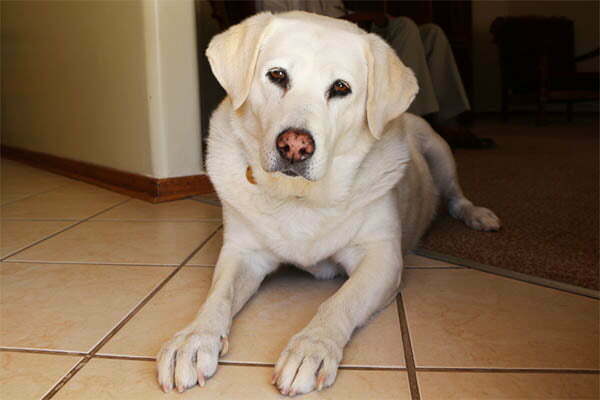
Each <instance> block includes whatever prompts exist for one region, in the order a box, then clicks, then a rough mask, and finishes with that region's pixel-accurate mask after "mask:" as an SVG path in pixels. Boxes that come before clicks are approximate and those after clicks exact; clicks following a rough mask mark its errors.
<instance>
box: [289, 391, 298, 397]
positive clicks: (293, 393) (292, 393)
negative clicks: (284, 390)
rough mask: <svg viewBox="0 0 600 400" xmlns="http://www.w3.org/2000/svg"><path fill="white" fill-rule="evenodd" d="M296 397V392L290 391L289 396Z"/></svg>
mask: <svg viewBox="0 0 600 400" xmlns="http://www.w3.org/2000/svg"><path fill="white" fill-rule="evenodd" d="M295 395H296V391H295V390H290V393H288V396H290V397H294V396H295Z"/></svg>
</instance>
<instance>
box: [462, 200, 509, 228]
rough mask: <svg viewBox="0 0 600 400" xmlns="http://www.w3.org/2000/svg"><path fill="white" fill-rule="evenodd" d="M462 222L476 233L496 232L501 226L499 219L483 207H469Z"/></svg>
mask: <svg viewBox="0 0 600 400" xmlns="http://www.w3.org/2000/svg"><path fill="white" fill-rule="evenodd" d="M464 221H465V224H467V226H469V227H471V228H473V229H476V230H478V231H498V230H500V225H501V224H500V218H498V217H497V216H496V214H494V212H493V211H492V210H490V209H487V208H485V207H474V206H473V207H471V208H470V209H469V210H468V211H466V212H465V215H464Z"/></svg>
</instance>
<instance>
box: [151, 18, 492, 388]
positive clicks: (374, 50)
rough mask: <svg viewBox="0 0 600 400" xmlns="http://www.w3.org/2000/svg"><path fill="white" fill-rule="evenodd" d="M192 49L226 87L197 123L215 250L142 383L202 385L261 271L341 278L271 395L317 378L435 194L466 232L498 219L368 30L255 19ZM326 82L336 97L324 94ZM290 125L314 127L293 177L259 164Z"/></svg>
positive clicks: (380, 303)
mask: <svg viewBox="0 0 600 400" xmlns="http://www.w3.org/2000/svg"><path fill="white" fill-rule="evenodd" d="M207 55H208V57H209V60H210V62H211V66H212V68H213V72H214V73H215V75H216V77H217V79H219V82H220V83H221V84H222V85H223V87H224V88H225V89H226V90H227V91H228V97H227V98H226V99H225V100H224V101H223V102H222V103H221V105H220V106H219V108H218V109H217V110H216V111H215V112H214V114H213V116H212V118H211V126H210V138H209V147H208V157H207V167H208V173H209V175H210V178H211V180H212V182H213V184H214V186H215V188H216V190H217V192H218V194H219V197H220V199H221V201H222V203H223V218H224V226H225V232H224V245H223V249H222V250H221V254H220V256H219V260H218V262H217V266H216V268H215V274H214V277H213V284H212V287H211V289H210V292H209V295H208V298H207V300H206V302H205V303H204V304H203V305H202V307H201V309H200V311H199V312H198V316H197V318H196V319H195V320H194V321H193V322H192V323H191V324H190V325H189V326H188V327H187V328H185V329H184V330H183V331H181V332H179V333H177V334H176V335H175V337H174V338H173V339H172V340H170V341H169V342H167V343H165V345H164V346H163V348H162V349H161V351H160V353H159V355H158V357H157V358H158V360H157V366H158V380H159V382H160V384H161V386H162V387H163V389H164V390H165V391H168V390H171V389H172V388H173V386H175V387H176V388H177V389H178V390H179V391H183V390H185V389H187V388H189V387H191V386H194V385H196V384H197V383H199V384H201V385H204V382H205V379H206V378H208V377H210V376H212V375H213V374H214V373H215V371H216V368H217V361H218V357H219V352H220V351H223V349H225V350H226V347H227V345H226V343H227V341H226V338H227V335H228V333H229V330H230V326H231V322H232V319H233V316H234V315H235V314H236V313H237V312H238V311H239V310H240V309H241V308H242V306H243V305H244V303H245V302H246V301H247V299H248V298H249V297H250V296H251V295H252V294H253V293H254V292H255V291H256V290H257V289H258V287H259V285H260V283H261V281H262V280H263V279H264V277H265V276H266V275H267V274H269V273H271V272H273V271H275V270H276V269H277V267H278V266H279V264H280V263H292V264H294V265H296V266H298V267H299V268H302V269H305V270H307V271H309V272H311V273H312V274H314V275H315V276H317V277H319V278H329V277H332V276H334V275H336V274H337V273H339V272H342V270H343V271H344V272H345V273H347V275H348V276H349V279H348V280H347V281H346V282H345V284H344V285H343V286H342V287H341V288H340V289H339V290H338V291H337V293H335V295H333V296H332V297H331V298H330V299H328V300H327V301H326V302H325V303H323V304H322V305H321V307H320V308H319V311H318V312H317V314H316V315H315V316H314V318H313V320H312V321H311V322H310V323H309V324H308V325H307V326H306V327H305V328H304V329H303V330H302V331H301V332H299V333H298V334H297V335H295V336H294V337H293V338H292V339H291V340H290V342H289V344H288V346H287V347H286V348H285V349H283V352H282V355H281V357H280V358H279V361H278V362H277V365H276V367H275V373H274V380H273V383H275V384H276V385H277V387H278V388H279V389H280V391H281V393H283V394H287V395H294V394H300V393H306V392H310V391H312V390H315V389H320V388H322V387H327V386H329V385H331V384H332V383H333V382H334V380H335V376H336V372H337V368H338V365H339V363H340V362H341V359H342V354H343V349H344V346H345V345H346V343H347V342H348V340H349V339H350V337H351V335H352V333H353V331H354V330H355V329H356V328H357V327H358V326H360V325H362V324H363V323H365V322H366V321H367V320H368V319H369V317H370V316H371V315H372V314H373V313H375V312H376V311H378V310H380V309H381V308H382V307H384V306H386V305H387V304H388V303H389V302H390V301H392V300H393V299H394V298H395V296H396V294H397V291H398V288H399V286H400V280H401V276H402V257H403V254H405V253H406V252H407V251H409V250H410V249H412V248H414V246H415V245H416V244H417V242H418V240H419V238H420V237H421V235H422V234H423V233H424V231H425V230H426V229H427V227H428V225H429V223H430V222H431V220H432V218H433V216H434V213H435V210H436V208H437V203H438V197H439V196H442V197H443V198H444V199H445V200H447V201H448V202H449V203H448V204H449V208H450V211H451V213H452V215H454V216H455V217H457V218H460V219H462V220H463V221H465V222H466V223H467V224H468V225H469V226H471V227H473V228H475V229H481V230H496V229H498V228H499V227H500V223H499V220H498V218H497V217H496V216H495V215H494V214H493V213H492V212H491V211H489V210H487V209H483V208H479V207H475V206H473V204H472V203H471V202H470V201H469V200H467V199H466V198H465V197H464V196H463V194H462V192H461V189H460V187H459V185H458V182H457V179H456V173H455V166H454V160H453V158H452V155H451V153H450V151H449V149H448V146H447V145H446V143H445V142H444V141H443V140H442V139H441V138H440V137H439V136H438V135H437V134H436V133H435V132H434V131H433V130H432V129H431V127H430V126H429V125H428V124H427V123H426V122H425V121H424V120H422V119H421V118H419V117H417V116H414V115H410V114H406V113H404V111H405V110H406V108H407V107H408V106H409V105H410V102H411V101H412V99H413V98H414V96H415V94H416V91H417V89H418V88H417V85H416V81H415V79H414V76H413V74H412V72H411V71H410V70H409V69H408V68H407V67H405V66H404V65H403V64H402V62H401V61H400V60H399V59H398V58H397V57H396V56H395V54H394V52H393V50H392V49H391V48H390V47H389V46H388V45H387V44H385V42H384V41H383V40H381V39H380V38H378V37H377V36H375V35H371V34H366V33H365V32H363V31H361V30H359V29H358V28H356V27H355V26H354V25H352V24H350V23H347V22H343V21H339V20H334V19H331V18H326V17H321V16H316V15H312V14H307V13H302V12H291V13H285V14H279V15H275V16H273V15H271V14H269V13H263V14H259V15H257V16H254V17H251V18H249V19H248V20H246V21H244V22H242V23H241V24H240V25H238V26H235V27H233V28H231V29H230V30H228V31H226V32H224V33H222V34H220V35H218V36H216V37H215V38H214V39H213V41H212V42H211V44H210V46H209V48H208V50H207ZM273 67H278V68H285V69H286V71H287V72H288V75H289V77H290V87H289V89H288V90H285V91H284V90H283V89H281V88H280V87H277V86H276V85H274V84H273V83H272V82H270V81H269V80H268V79H267V78H266V74H267V72H268V71H269V69H271V68H273ZM336 79H343V80H345V81H346V82H348V83H350V85H351V88H352V93H351V94H350V95H348V96H346V97H342V98H333V99H328V98H327V96H326V93H327V89H328V88H329V87H330V85H331V83H332V82H333V81H335V80H336ZM290 126H293V127H301V128H304V129H307V130H310V131H311V132H312V134H313V137H314V141H315V147H316V150H315V153H314V155H313V156H312V158H311V159H310V164H309V168H308V170H307V171H308V172H307V176H305V177H289V176H287V175H284V174H282V173H280V172H274V171H273V170H272V168H273V166H274V165H275V161H274V160H276V158H277V153H276V150H275V144H274V143H275V138H276V137H277V134H278V133H279V132H280V131H281V130H282V129H284V128H286V127H290ZM248 167H250V169H251V171H252V174H253V177H254V180H255V181H256V183H255V184H254V183H251V182H250V181H249V180H248V178H247V176H246V171H247V169H248Z"/></svg>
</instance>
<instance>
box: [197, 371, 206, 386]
mask: <svg viewBox="0 0 600 400" xmlns="http://www.w3.org/2000/svg"><path fill="white" fill-rule="evenodd" d="M198 385H200V387H204V385H206V379H204V375H203V374H202V373H200V374H198Z"/></svg>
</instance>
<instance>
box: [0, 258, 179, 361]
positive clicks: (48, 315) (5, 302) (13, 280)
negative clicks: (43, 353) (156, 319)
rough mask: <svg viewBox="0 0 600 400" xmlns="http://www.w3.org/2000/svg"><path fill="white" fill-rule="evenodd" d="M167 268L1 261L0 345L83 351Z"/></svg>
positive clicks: (165, 273) (136, 300) (159, 278)
mask: <svg viewBox="0 0 600 400" xmlns="http://www.w3.org/2000/svg"><path fill="white" fill-rule="evenodd" d="M170 272H172V268H162V267H130V266H127V267H125V266H115V265H111V266H107V265H78V264H68V265H64V264H45V265H40V264H27V263H3V264H1V265H0V273H1V277H2V281H1V283H0V285H1V286H0V287H1V288H2V294H1V297H0V311H1V313H2V324H0V345H1V346H5V347H13V348H35V349H49V350H69V351H78V352H86V351H89V350H91V348H92V347H93V346H94V345H95V344H96V343H97V342H98V341H99V340H100V339H101V338H102V337H104V335H106V334H107V333H108V332H109V331H110V330H111V329H112V328H113V327H114V326H115V325H116V324H117V323H118V322H119V321H120V320H121V319H123V318H124V317H125V316H126V315H127V314H128V313H129V312H130V311H131V310H132V309H133V308H134V307H135V306H136V305H137V304H138V303H139V302H140V301H141V300H142V299H143V298H144V297H145V296H146V295H148V294H149V293H150V292H151V290H152V289H153V288H154V287H156V286H157V285H158V284H159V283H160V282H161V281H162V280H163V279H164V278H166V277H167V275H168V274H169V273H170Z"/></svg>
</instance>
